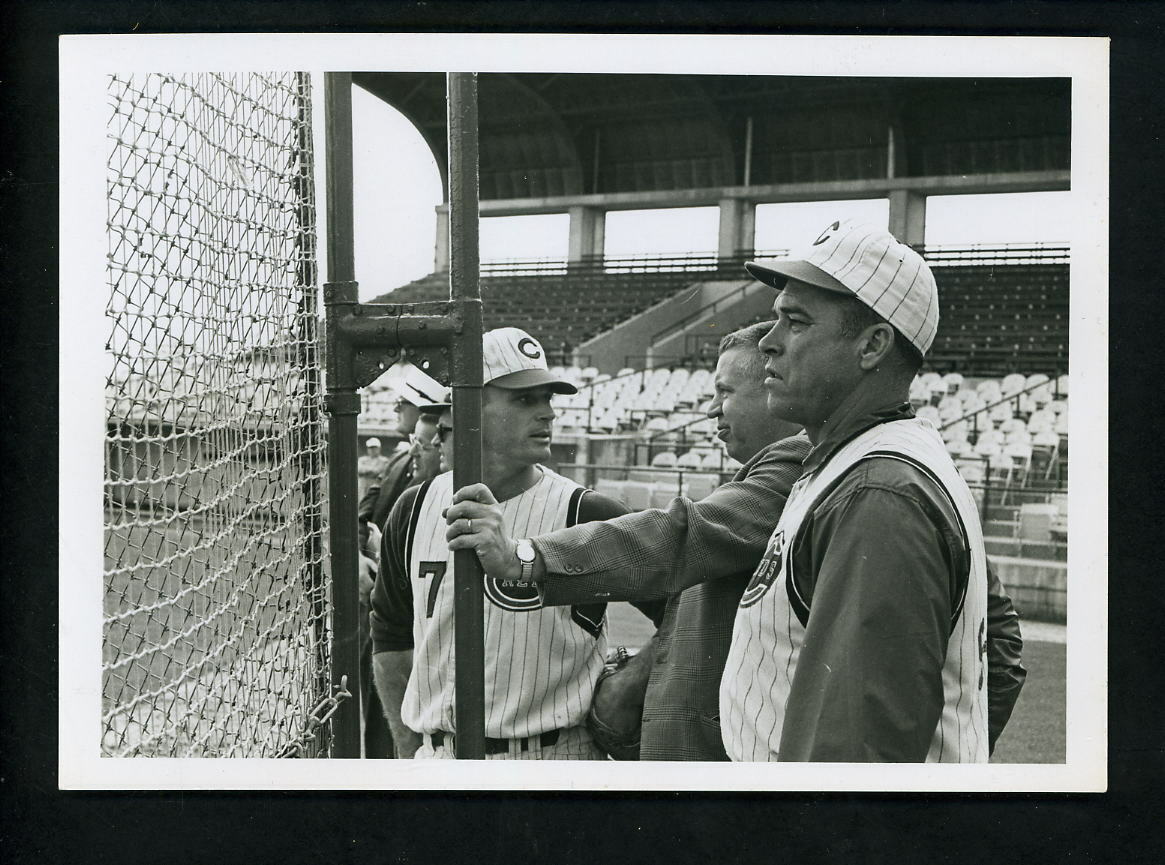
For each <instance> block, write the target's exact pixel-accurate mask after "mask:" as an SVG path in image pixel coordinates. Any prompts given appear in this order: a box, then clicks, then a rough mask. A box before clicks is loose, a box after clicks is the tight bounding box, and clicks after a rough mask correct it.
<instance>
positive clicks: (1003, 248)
mask: <svg viewBox="0 0 1165 865" xmlns="http://www.w3.org/2000/svg"><path fill="white" fill-rule="evenodd" d="M915 249H917V250H918V252H919V254H921V255H922V257H923V258H925V259H926V261H927V263H928V264H930V266H931V267H951V266H954V265H962V264H1066V263H1068V262H1069V260H1070V247H1069V245H1068V244H1067V243H1064V242H1044V243H977V244H966V245H958V246H955V245H948V244H932V245H925V246H924V245H919V246H916V247H915ZM787 254H788V250H784V249H757V250H743V249H742V250H739V251H737V252H736V253H735V254H733V255H730V256H719V255H717V254H716V253H715V252H661V253H644V254H641V255H626V256H603V255H589V256H584V257H583V258H582V259H579V260H577V261H568V260H567V259H564V258H558V257H542V258H507V259H497V260H494V261H486V262H482V265H481V275H482V276H483V277H489V276H522V275H537V274H557V275H561V274H565V273H568V272H569V273H576V272H577V273H587V272H594V273H655V272H667V271H693V272H709V271H722V270H728V269H732V268H735V267H743V265H744V262H746V261H750V260H752V259H755V258H775V257H778V256H782V255H787Z"/></svg>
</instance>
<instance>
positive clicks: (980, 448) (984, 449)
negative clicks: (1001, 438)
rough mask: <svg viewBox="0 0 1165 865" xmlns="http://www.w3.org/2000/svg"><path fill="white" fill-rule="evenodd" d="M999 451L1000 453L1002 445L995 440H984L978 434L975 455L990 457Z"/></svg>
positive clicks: (996, 454)
mask: <svg viewBox="0 0 1165 865" xmlns="http://www.w3.org/2000/svg"><path fill="white" fill-rule="evenodd" d="M1000 453H1002V447H1001V446H1000V444H999V442H997V441H994V440H986V441H984V439H983V437H982V436H979V441H977V442H975V456H979V457H987V458H988V459H990V458H991V457H994V456H998V455H999V454H1000Z"/></svg>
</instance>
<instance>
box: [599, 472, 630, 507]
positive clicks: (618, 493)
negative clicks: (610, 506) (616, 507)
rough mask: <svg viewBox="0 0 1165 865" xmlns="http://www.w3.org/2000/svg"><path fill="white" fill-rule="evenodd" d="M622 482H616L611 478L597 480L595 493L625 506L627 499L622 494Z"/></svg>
mask: <svg viewBox="0 0 1165 865" xmlns="http://www.w3.org/2000/svg"><path fill="white" fill-rule="evenodd" d="M624 486H625V485H624V482H623V481H617V480H614V479H612V478H599V479H598V480H597V481H596V482H595V492H596V493H599V494H600V495H604V496H607V497H608V498H612V499H614V500H615V501H617V502H622V503H623V504H627V497H626V495H625V494H624Z"/></svg>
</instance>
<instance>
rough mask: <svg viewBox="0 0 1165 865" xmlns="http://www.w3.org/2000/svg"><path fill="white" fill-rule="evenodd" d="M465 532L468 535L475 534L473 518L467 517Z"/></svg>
mask: <svg viewBox="0 0 1165 865" xmlns="http://www.w3.org/2000/svg"><path fill="white" fill-rule="evenodd" d="M465 533H466V534H468V535H472V534H473V520H472V519H470V518H469V517H466V518H465Z"/></svg>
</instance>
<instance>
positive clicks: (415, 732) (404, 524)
mask: <svg viewBox="0 0 1165 865" xmlns="http://www.w3.org/2000/svg"><path fill="white" fill-rule="evenodd" d="M482 344H483V352H484V357H483V360H484V381H485V389H484V395H483V407H482V476H483V478H484V479H485V481H486V482H487V483H488V484H489V485H490V486H491V487H492V488H493V489H494V490H496V491H497V497H498V499H500V500H501V505H500V510H501V512H502V514H503V519H504V521H505V524H506V525H507V526H508V527H509V529H510V531H511V532H513V533H515V534H521V535H530V534H538V533H540V532H546V531H550V530H553V529H556V528H562V527H563V526H569V525H573V524H574V523H576V522H579V521H585V520H593V519H607V518H610V517H613V516H617V515H619V514H622V513H625V512H626V508H625V507H623V506H622V505H621V504H618V503H616V502H614V501H612V500H611V499H609V498H606V497H605V496H600V495H598V494H597V493H594V492H592V491H590V490H585V489H584V488H582V487H580V486H579V485H578V484H576V483H574V482H573V481H570V480H568V479H566V478H564V477H562V476H561V475H558V474H556V473H554V472H552V471H550V470H549V469H547V468H545V467H543V466H542V465H541V464H540V463H541V462H542V461H545V460H547V459H549V457H550V441H551V432H552V424H553V421H554V417H555V413H554V410H553V408H552V407H551V398H552V397H553V395H554V394H555V393H574V392H575V387H574V386H573V385H572V384H570V383H569V382H567V381H564V380H561V379H558V378H555V377H554V376H552V375H551V374H550V373H549V372H548V370H547V367H546V356H545V352H544V351H543V349H542V346H541V345H540V344H539V343H538V341H537V340H535V339H534V338H533V337H531V336H530V335H529V334H527V333H524V332H523V331H521V330H519V329H517V328H499V329H497V330H492V331H489V332H487V333H486V334H485V335H484V336H483V339H482ZM450 420H451V413H450V412H449V411H448V410H447V409H446V411H445V412H444V414H443V415H442V417H441V421H440V426H439V433H438V435H439V436H440V437H441V438H442V439H443V440H444V439H447V437H448V436H449V435H450V433H451V430H452V427H451V425H450ZM452 494H453V476H452V473H451V472H447V473H445V474H442V475H438V476H437V477H436V478H434V479H433V480H432V481H429V482H427V483H425V484H423V485H421V486H420V487H413V488H412V489H410V490H407V491H406V492H405V493H404V494H403V495H402V496H401V498H400V499H399V500H398V502H397V504H396V505H395V506H394V508H393V510H392V513H391V514H390V516H389V519H388V525H387V527H386V530H385V533H384V538H383V542H382V545H381V558H380V573H379V579H378V580H377V582H376V586H375V588H374V589H373V593H372V614H371V628H372V638H373V647H374V655H373V662H374V663H373V668H374V677H375V682H376V687H377V690H378V692H379V694H380V697H381V702H382V703H383V705H384V707H385V714H386V717H387V718H388V721H389V725H390V727H391V728H392V733H393V740H394V742H395V743H396V753H397V756H398V757H410V756H416V757H421V758H433V757H435V758H449V757H452V756H453V753H454V747H453V734H454V733H455V732H456V731H455V729H454V725H453V722H454V716H455V713H454V703H453V697H454V694H453V686H454V656H453V606H454V604H453V580H452V575H453V566H452V561H453V556H452V553H451V551H450V550H449V547H448V545H447V543H446V540H445V533H446V525H445V519H444V516H443V511H444V509H445V508H446V507H447V506H448V505H449V504H450V502H451V500H452ZM465 528H466V529H467V530H472V525H471V524H469V523H468V522H467V524H466V526H465ZM485 596H486V604H485V652H486V658H485V687H486V705H485V734H486V747H485V752H486V757H487V759H557V760H569V759H599V758H601V757H602V756H603V755H602V752H600V751H599V750H598V749H597V748H596V747H595V745H594V744H593V742H592V741H591V737H590V734H589V732H588V731H587V729H586V727H585V725H584V724H583V721H584V720H585V718H586V714H587V712H588V710H589V709H590V705H591V696H592V693H593V691H594V685H595V681H596V679H597V678H598V676H599V673H600V672H601V670H602V668H603V663H604V659H605V655H606V617H605V615H606V604H605V603H602V602H597V603H596V602H591V603H586V604H580V605H574V606H570V607H553V608H551V607H543V605H542V603H541V601H540V599H539V596H538V592H537V589H536V587H535V586H534V585H533V584H532V583H531V582H530V580H529V575H528V574H522V573H519V574H517V575H515V576H514V577H513V578H510V577H508V576H507V577H504V578H503V577H498V576H496V575H494V574H491V573H490V572H489V571H488V570H487V571H486V575H485Z"/></svg>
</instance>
